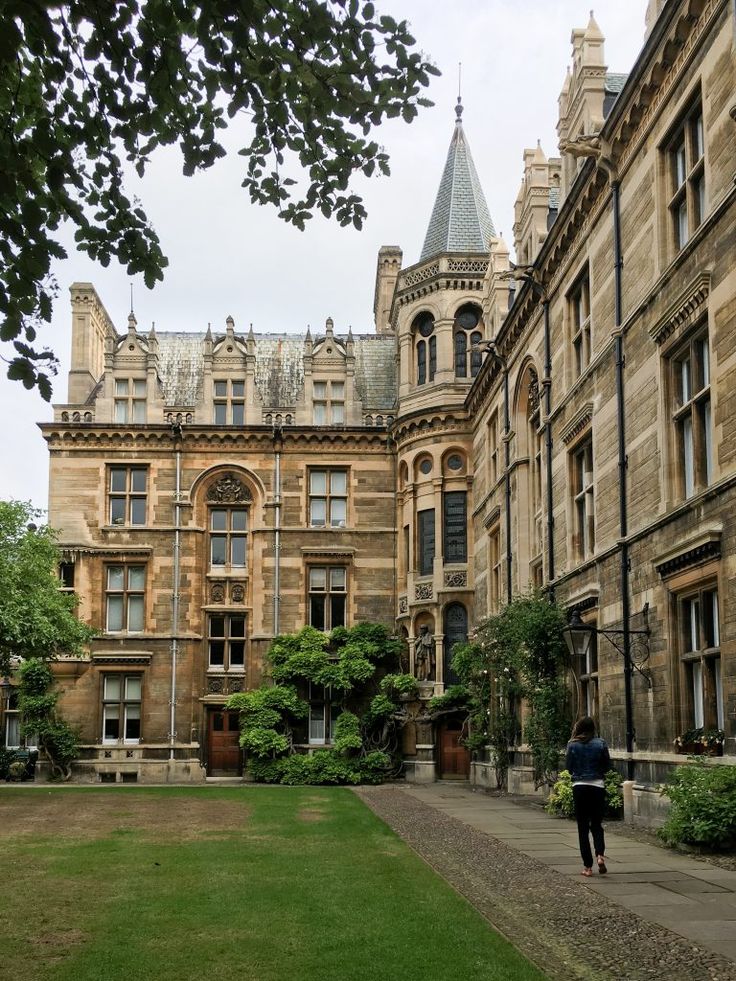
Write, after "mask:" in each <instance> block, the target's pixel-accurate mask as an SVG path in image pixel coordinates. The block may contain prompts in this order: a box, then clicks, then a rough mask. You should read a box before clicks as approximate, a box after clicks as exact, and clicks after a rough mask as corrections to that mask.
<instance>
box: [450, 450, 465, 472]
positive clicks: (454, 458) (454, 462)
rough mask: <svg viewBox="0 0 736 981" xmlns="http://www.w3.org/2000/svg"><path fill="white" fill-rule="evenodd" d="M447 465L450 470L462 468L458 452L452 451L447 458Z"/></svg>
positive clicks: (461, 459)
mask: <svg viewBox="0 0 736 981" xmlns="http://www.w3.org/2000/svg"><path fill="white" fill-rule="evenodd" d="M447 466H448V468H449V469H450V470H462V469H463V458H462V457H461V456H460V454H459V453H452V454H451V455H450V456H448V458H447Z"/></svg>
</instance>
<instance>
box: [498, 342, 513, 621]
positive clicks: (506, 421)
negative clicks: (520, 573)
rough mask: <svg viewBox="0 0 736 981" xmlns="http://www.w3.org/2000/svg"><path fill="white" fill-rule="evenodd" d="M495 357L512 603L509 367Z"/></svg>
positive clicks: (508, 597)
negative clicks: (500, 375) (500, 389)
mask: <svg viewBox="0 0 736 981" xmlns="http://www.w3.org/2000/svg"><path fill="white" fill-rule="evenodd" d="M495 357H496V359H497V361H498V362H499V364H500V365H501V369H502V371H503V428H504V434H503V441H504V453H503V459H504V497H505V501H506V602H507V603H510V602H511V593H512V589H511V579H512V576H511V562H512V552H511V413H510V410H509V367H508V364H507V363H506V359H505V358H504V357H502V356H501V355H500V354H499V353H498V351H496V354H495Z"/></svg>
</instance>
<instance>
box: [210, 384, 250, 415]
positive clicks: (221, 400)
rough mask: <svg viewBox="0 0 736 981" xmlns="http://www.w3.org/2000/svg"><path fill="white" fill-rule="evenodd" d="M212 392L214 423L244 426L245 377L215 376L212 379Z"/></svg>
mask: <svg viewBox="0 0 736 981" xmlns="http://www.w3.org/2000/svg"><path fill="white" fill-rule="evenodd" d="M223 386H224V388H223ZM212 393H213V398H212V401H213V406H214V412H213V416H212V418H213V421H214V424H215V425H216V426H244V425H245V379H244V378H230V377H228V378H214V379H213V380H212Z"/></svg>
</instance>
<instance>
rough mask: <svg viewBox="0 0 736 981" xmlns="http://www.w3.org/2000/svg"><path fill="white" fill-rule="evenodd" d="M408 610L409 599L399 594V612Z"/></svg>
mask: <svg viewBox="0 0 736 981" xmlns="http://www.w3.org/2000/svg"><path fill="white" fill-rule="evenodd" d="M408 612H409V601H408V599H407V598H406V596H399V613H408Z"/></svg>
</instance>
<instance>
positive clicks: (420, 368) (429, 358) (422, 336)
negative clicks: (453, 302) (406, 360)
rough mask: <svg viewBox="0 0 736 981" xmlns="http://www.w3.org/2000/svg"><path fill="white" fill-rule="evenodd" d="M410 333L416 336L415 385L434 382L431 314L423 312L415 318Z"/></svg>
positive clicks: (434, 364) (433, 341) (433, 338)
mask: <svg viewBox="0 0 736 981" xmlns="http://www.w3.org/2000/svg"><path fill="white" fill-rule="evenodd" d="M412 331H413V332H414V334H415V335H417V341H416V355H417V385H424V384H425V382H427V381H433V380H434V375H435V372H436V371H437V338H436V337H434V336H433V332H434V318H433V317H432V314H431V313H427V312H425V313H420V314H419V315H418V316H416V317H415V318H414V322H413V323H412ZM427 369H429V370H427Z"/></svg>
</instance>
